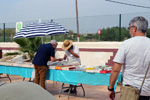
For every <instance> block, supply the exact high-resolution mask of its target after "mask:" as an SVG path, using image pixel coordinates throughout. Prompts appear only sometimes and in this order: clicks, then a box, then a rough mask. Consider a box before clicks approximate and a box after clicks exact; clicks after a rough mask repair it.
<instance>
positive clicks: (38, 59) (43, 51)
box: [33, 40, 63, 89]
mask: <svg viewBox="0 0 150 100" xmlns="http://www.w3.org/2000/svg"><path fill="white" fill-rule="evenodd" d="M57 45H58V43H57V41H56V40H51V41H50V43H48V44H42V45H40V47H39V48H38V50H37V52H36V54H35V57H34V60H33V64H34V68H35V78H34V83H36V84H40V86H41V87H43V88H44V89H46V87H45V80H46V74H47V69H48V66H47V62H48V60H51V61H52V62H54V61H62V60H63V59H62V58H59V59H55V49H56V47H57Z"/></svg>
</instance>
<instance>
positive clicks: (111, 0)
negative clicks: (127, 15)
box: [105, 0, 150, 9]
mask: <svg viewBox="0 0 150 100" xmlns="http://www.w3.org/2000/svg"><path fill="white" fill-rule="evenodd" d="M105 1H108V2H113V3H119V4H123V5H129V6H134V7H141V8H147V9H150V7H146V6H140V5H134V4H130V3H124V2H118V1H113V0H105Z"/></svg>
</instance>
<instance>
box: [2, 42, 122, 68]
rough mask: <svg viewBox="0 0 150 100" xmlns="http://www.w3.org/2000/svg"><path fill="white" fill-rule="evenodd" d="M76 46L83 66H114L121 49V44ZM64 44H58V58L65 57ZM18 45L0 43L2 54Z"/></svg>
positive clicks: (98, 43)
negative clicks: (117, 53)
mask: <svg viewBox="0 0 150 100" xmlns="http://www.w3.org/2000/svg"><path fill="white" fill-rule="evenodd" d="M73 44H74V45H76V46H77V47H79V49H80V58H81V64H82V65H89V66H98V65H109V66H112V65H113V61H112V60H113V58H114V56H115V54H116V52H117V50H118V48H119V47H120V44H121V42H74V43H73ZM61 46H62V42H58V47H57V48H58V52H57V53H56V57H57V58H59V57H60V58H62V57H63V56H64V51H63V50H62V49H61ZM18 47H19V46H18V45H17V44H16V43H12V42H10V43H9V42H7V43H3V42H1V43H0V48H5V50H2V53H3V54H4V53H6V52H14V51H15V50H11V49H10V50H6V48H18Z"/></svg>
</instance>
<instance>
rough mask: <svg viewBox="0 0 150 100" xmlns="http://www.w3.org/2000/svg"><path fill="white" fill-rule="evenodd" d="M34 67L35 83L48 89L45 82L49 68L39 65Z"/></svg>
mask: <svg viewBox="0 0 150 100" xmlns="http://www.w3.org/2000/svg"><path fill="white" fill-rule="evenodd" d="M34 67H35V78H34V83H36V84H40V86H41V87H43V88H44V89H46V86H45V80H46V73H47V67H46V66H38V65H34Z"/></svg>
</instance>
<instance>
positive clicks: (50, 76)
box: [0, 65, 122, 88]
mask: <svg viewBox="0 0 150 100" xmlns="http://www.w3.org/2000/svg"><path fill="white" fill-rule="evenodd" d="M32 71H33V68H29V67H18V66H6V65H0V73H5V74H9V75H20V76H22V77H23V78H31V76H32ZM121 75H122V74H121V73H120V74H119V76H118V79H117V81H116V84H115V86H114V88H116V86H117V82H118V81H119V82H120V81H121ZM109 78H110V73H109V74H100V73H88V72H82V71H67V70H54V69H48V71H47V77H46V79H47V80H53V81H58V82H62V83H66V84H72V85H78V83H81V84H88V85H106V86H109Z"/></svg>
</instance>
